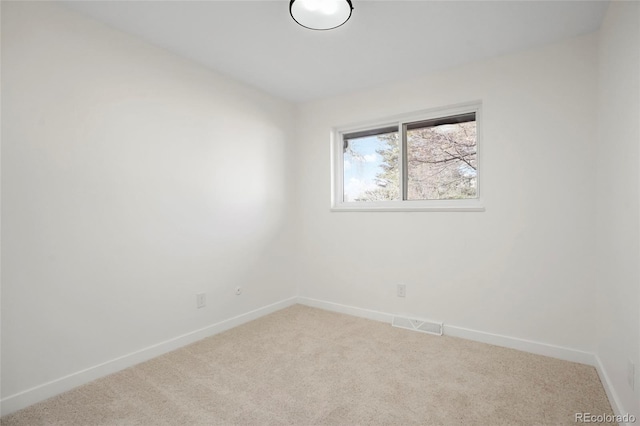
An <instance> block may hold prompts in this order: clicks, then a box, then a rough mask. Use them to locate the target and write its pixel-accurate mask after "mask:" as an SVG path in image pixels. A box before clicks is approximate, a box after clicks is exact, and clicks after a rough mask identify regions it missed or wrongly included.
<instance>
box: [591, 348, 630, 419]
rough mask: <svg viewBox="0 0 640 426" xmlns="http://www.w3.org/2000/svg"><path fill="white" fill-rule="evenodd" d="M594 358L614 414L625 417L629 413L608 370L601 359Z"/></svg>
mask: <svg viewBox="0 0 640 426" xmlns="http://www.w3.org/2000/svg"><path fill="white" fill-rule="evenodd" d="M594 358H595V361H596V363H595V367H596V371H597V372H598V376H600V381H601V382H602V386H603V387H604V391H605V392H606V393H607V398H609V402H610V403H611V408H613V412H614V413H615V414H616V415H619V416H624V415H625V414H627V413H628V412H629V411H628V410H625V409H624V407H623V406H622V402H621V401H620V398H619V397H618V393H617V392H616V389H615V387H614V386H613V384H612V383H611V379H610V378H609V375H608V374H607V370H606V369H605V368H604V365H602V360H600V357H599V356H598V355H594ZM621 424H624V425H628V426H631V423H621Z"/></svg>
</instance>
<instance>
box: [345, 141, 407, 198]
mask: <svg viewBox="0 0 640 426" xmlns="http://www.w3.org/2000/svg"><path fill="white" fill-rule="evenodd" d="M398 141H399V138H398V132H397V131H393V132H387V133H381V134H376V135H372V136H364V137H355V138H351V139H345V143H344V180H343V182H344V188H343V201H391V200H398V199H399V198H400V190H399V184H400V175H399V170H398V154H399V151H400V149H399V145H398Z"/></svg>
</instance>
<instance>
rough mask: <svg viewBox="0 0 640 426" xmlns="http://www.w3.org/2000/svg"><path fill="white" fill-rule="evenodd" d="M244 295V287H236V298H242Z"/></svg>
mask: <svg viewBox="0 0 640 426" xmlns="http://www.w3.org/2000/svg"><path fill="white" fill-rule="evenodd" d="M241 294H242V287H240V286H238V287H236V296H240V295H241Z"/></svg>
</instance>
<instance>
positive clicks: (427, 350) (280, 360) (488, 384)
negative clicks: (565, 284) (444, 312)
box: [2, 305, 612, 426]
mask: <svg viewBox="0 0 640 426" xmlns="http://www.w3.org/2000/svg"><path fill="white" fill-rule="evenodd" d="M576 412H589V413H594V414H595V413H597V414H604V413H609V414H612V410H611V406H610V405H609V402H608V400H607V397H606V395H605V392H604V389H603V387H602V384H601V383H600V380H599V379H598V375H597V373H596V371H595V369H594V368H593V367H590V366H586V365H581V364H575V363H571V362H567V361H560V360H557V359H553V358H547V357H543V356H539V355H532V354H528V353H524V352H519V351H516V350H512V349H505V348H501V347H497V346H491V345H486V344H482V343H477V342H471V341H467V340H463V339H458V338H454V337H447V336H443V337H440V336H432V335H428V334H423V333H418V332H413V331H407V330H403V329H398V328H393V327H391V325H389V324H384V323H380V322H376V321H370V320H365V319H361V318H356V317H351V316H347V315H341V314H336V313H333V312H327V311H323V310H320V309H314V308H309V307H306V306H301V305H295V306H292V307H290V308H287V309H284V310H281V311H279V312H276V313H274V314H271V315H268V316H265V317H263V318H260V319H258V320H256V321H252V322H250V323H247V324H245V325H242V326H240V327H236V328H234V329H232V330H230V331H228V332H225V333H221V334H218V335H216V336H213V337H210V338H207V339H204V340H201V341H199V342H196V343H194V344H192V345H190V346H187V347H184V348H182V349H179V350H176V351H174V352H171V353H168V354H166V355H163V356H161V357H158V358H155V359H153V360H150V361H148V362H145V363H142V364H139V365H136V366H134V367H131V368H128V369H126V370H123V371H121V372H119V373H116V374H113V375H110V376H108V377H105V378H103V379H100V380H96V381H94V382H91V383H89V384H87V385H84V386H82V387H79V388H77V389H74V390H72V391H69V392H67V393H64V394H62V395H58V396H56V397H54V398H51V399H49V400H47V401H44V402H41V403H38V404H36V405H33V406H31V407H28V408H26V409H24V410H21V411H18V412H16V413H13V414H11V415H8V416H5V417H3V418H2V425H6V426H9V425H29V426H34V425H83V426H84V425H565V424H566V425H575V421H574V419H575V417H574V415H575V413H576Z"/></svg>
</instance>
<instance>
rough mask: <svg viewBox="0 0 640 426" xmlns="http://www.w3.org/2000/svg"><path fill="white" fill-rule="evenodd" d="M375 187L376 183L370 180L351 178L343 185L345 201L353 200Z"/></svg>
mask: <svg viewBox="0 0 640 426" xmlns="http://www.w3.org/2000/svg"><path fill="white" fill-rule="evenodd" d="M376 188H377V185H376V184H375V183H374V182H372V181H366V180H362V179H356V178H351V179H349V182H347V183H346V184H345V185H344V198H345V201H353V200H355V199H356V198H359V197H361V196H363V195H364V193H365V192H367V191H372V190H374V189H376Z"/></svg>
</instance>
